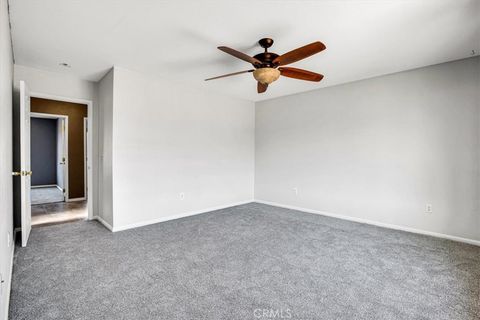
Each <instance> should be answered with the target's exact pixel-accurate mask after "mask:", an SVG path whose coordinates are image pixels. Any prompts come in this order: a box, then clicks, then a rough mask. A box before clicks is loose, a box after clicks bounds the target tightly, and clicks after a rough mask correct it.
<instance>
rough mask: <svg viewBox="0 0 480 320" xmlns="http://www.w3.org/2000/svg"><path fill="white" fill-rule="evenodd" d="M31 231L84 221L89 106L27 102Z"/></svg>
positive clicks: (68, 103) (54, 102)
mask: <svg viewBox="0 0 480 320" xmlns="http://www.w3.org/2000/svg"><path fill="white" fill-rule="evenodd" d="M30 108H31V109H30V111H31V112H30V118H31V120H30V136H31V142H30V146H31V147H30V161H31V171H32V176H31V190H30V199H31V215H32V226H45V225H51V224H58V223H65V222H72V221H78V220H86V219H87V218H88V206H87V203H88V194H87V190H88V188H87V174H86V172H87V159H88V158H87V156H86V154H87V150H88V138H87V132H88V129H87V124H88V106H87V105H85V104H79V103H72V102H65V101H58V100H53V99H44V98H37V97H33V96H32V97H31V98H30Z"/></svg>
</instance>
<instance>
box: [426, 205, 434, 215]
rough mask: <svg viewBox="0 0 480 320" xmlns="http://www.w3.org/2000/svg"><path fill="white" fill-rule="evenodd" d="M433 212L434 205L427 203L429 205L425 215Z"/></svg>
mask: <svg viewBox="0 0 480 320" xmlns="http://www.w3.org/2000/svg"><path fill="white" fill-rule="evenodd" d="M432 212H433V207H432V204H430V203H427V204H426V205H425V213H432Z"/></svg>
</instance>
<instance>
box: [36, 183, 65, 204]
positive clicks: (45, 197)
mask: <svg viewBox="0 0 480 320" xmlns="http://www.w3.org/2000/svg"><path fill="white" fill-rule="evenodd" d="M30 201H31V203H32V205H36V204H44V203H54V202H63V201H65V198H64V196H63V191H61V190H60V189H58V188H57V187H37V188H32V189H31V190H30Z"/></svg>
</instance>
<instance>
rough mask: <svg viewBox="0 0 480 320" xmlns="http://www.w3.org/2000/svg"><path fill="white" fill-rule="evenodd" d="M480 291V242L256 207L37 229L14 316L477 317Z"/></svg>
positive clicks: (20, 269) (17, 265) (18, 279)
mask: <svg viewBox="0 0 480 320" xmlns="http://www.w3.org/2000/svg"><path fill="white" fill-rule="evenodd" d="M132 214H135V213H134V212H132ZM479 297H480V247H476V246H472V245H467V244H462V243H457V242H453V241H448V240H442V239H437V238H432V237H428V236H421V235H416V234H411V233H406V232H401V231H394V230H388V229H383V228H379V227H374V226H369V225H363V224H358V223H353V222H348V221H343V220H338V219H334V218H328V217H323V216H320V215H313V214H308V213H303V212H299V211H294V210H288V209H282V208H277V207H272V206H267V205H262V204H256V203H252V204H247V205H242V206H237V207H232V208H228V209H224V210H218V211H213V212H209V213H205V214H201V215H197V216H192V217H188V218H184V219H178V220H173V221H169V222H163V223H159V224H155V225H150V226H146V227H143V228H137V229H132V230H127V231H123V232H118V233H110V232H109V231H108V230H106V229H105V228H104V227H103V226H102V225H100V224H99V223H97V222H85V221H83V222H74V223H69V224H62V225H54V226H48V227H43V228H36V229H33V230H32V233H31V237H30V241H29V246H28V247H27V248H20V247H17V248H16V253H15V262H14V275H13V283H12V294H11V309H10V317H11V318H10V319H36V320H40V319H92V320H93V319H202V320H204V319H218V320H227V319H279V318H281V317H280V315H282V316H283V319H285V318H287V319H298V320H299V319H304V320H305V319H311V320H313V319H325V320H330V319H348V320H351V319H368V320H372V319H382V320H385V319H435V320H442V319H445V320H446V319H448V320H454V319H458V320H460V319H462V320H469V319H472V320H473V319H479V317H480V301H479V299H480V298H479ZM275 316H276V317H275Z"/></svg>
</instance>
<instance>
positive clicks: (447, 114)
mask: <svg viewBox="0 0 480 320" xmlns="http://www.w3.org/2000/svg"><path fill="white" fill-rule="evenodd" d="M479 68H480V58H478V57H477V58H471V59H466V60H461V61H457V62H451V63H446V64H441V65H436V66H431V67H426V68H421V69H417V70H413V71H408V72H402V73H398V74H393V75H389V76H383V77H378V78H374V79H369V80H364V81H358V82H354V83H349V84H345V85H339V86H335V87H330V88H325V89H320V90H316V91H312V92H308V93H303V94H296V95H293V96H288V97H283V98H278V99H274V100H269V101H265V102H260V103H257V104H256V162H255V166H256V170H255V198H256V199H259V200H264V201H270V202H275V203H280V204H283V205H288V206H294V207H302V208H307V209H311V210H318V211H324V212H330V213H336V214H341V215H345V216H348V217H351V218H356V219H367V220H373V221H376V222H381V223H387V224H393V225H398V226H402V227H409V228H415V229H420V230H426V231H431V232H436V233H442V234H447V235H452V236H457V237H464V238H469V239H474V240H480V210H479V209H480V208H479V197H480V187H479V183H480V179H479V178H480V177H479V167H480V156H479V152H480V144H479V139H480V117H479V115H480V102H479V93H478V92H479V91H480V90H479V88H480V80H479V75H480V69H479ZM327 76H328V75H327ZM293 188H298V195H296V194H295V192H294V189H293ZM427 203H430V204H432V205H433V213H431V214H426V213H425V205H426V204H427Z"/></svg>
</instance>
